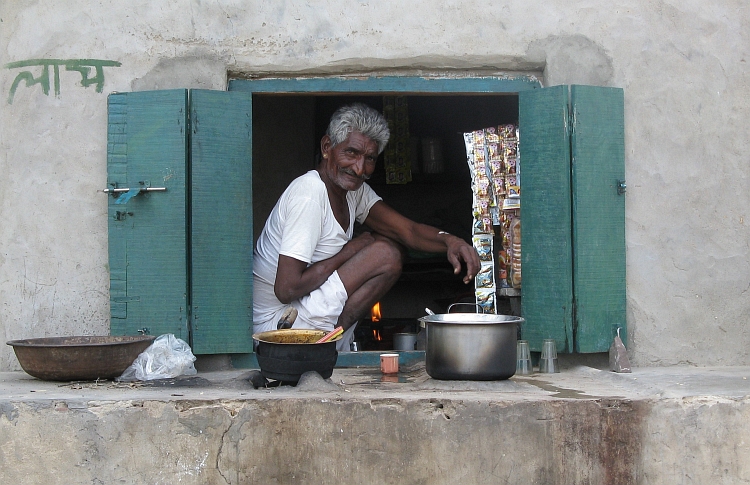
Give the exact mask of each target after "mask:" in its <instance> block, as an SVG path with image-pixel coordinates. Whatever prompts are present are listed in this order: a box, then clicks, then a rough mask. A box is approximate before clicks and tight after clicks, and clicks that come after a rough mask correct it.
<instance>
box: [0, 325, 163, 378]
mask: <svg viewBox="0 0 750 485" xmlns="http://www.w3.org/2000/svg"><path fill="white" fill-rule="evenodd" d="M155 338H156V337H155V336H153V335H139V336H77V337H50V338H35V339H24V340H11V341H9V342H6V343H7V344H8V345H10V346H11V347H13V350H14V351H15V353H16V358H18V362H19V363H20V364H21V368H22V369H23V370H24V371H26V373H27V374H29V375H31V376H33V377H36V378H38V379H42V380H45V381H93V380H96V379H114V378H115V377H119V376H120V375H122V373H123V372H124V371H125V369H127V368H128V366H130V364H132V363H133V361H134V360H135V358H136V357H138V355H139V354H140V353H141V352H143V351H144V350H146V349H147V348H148V346H149V345H151V343H152V342H153V341H154V339H155Z"/></svg>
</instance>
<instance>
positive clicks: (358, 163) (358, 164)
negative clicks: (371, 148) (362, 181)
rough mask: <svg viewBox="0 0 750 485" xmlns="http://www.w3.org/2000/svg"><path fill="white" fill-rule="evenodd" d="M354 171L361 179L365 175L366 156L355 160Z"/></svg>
mask: <svg viewBox="0 0 750 485" xmlns="http://www.w3.org/2000/svg"><path fill="white" fill-rule="evenodd" d="M352 170H354V172H355V173H356V174H357V175H359V176H360V177H361V176H362V175H363V174H364V173H365V156H364V155H360V156H358V157H357V158H356V159H355V160H354V165H352Z"/></svg>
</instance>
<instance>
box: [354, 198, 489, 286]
mask: <svg viewBox="0 0 750 485" xmlns="http://www.w3.org/2000/svg"><path fill="white" fill-rule="evenodd" d="M365 224H367V226H368V227H370V228H371V229H372V230H373V231H375V232H378V233H380V234H382V235H384V236H386V237H389V238H391V239H393V240H394V241H398V242H399V243H401V244H403V245H404V246H406V247H408V248H411V249H416V250H419V251H426V252H431V253H446V255H447V257H448V261H449V262H450V263H451V264H452V265H453V272H454V273H455V274H459V273H460V272H461V265H462V263H463V264H465V265H466V276H464V278H463V281H464V283H470V282H471V281H472V280H473V279H474V276H476V274H477V272H478V271H479V268H480V265H481V263H480V261H479V255H478V254H477V252H476V250H475V249H474V248H473V247H472V246H471V245H469V244H468V243H467V242H466V241H464V240H463V239H461V238H459V237H457V236H454V235H452V234H448V233H446V232H444V231H441V230H439V229H437V228H435V227H432V226H428V225H426V224H420V223H418V222H414V221H412V220H411V219H408V218H406V217H404V216H402V215H401V214H399V213H398V212H396V211H395V210H393V209H392V208H391V207H389V206H388V205H387V204H385V203H384V202H383V201H378V202H376V203H375V205H373V206H372V208H371V209H370V213H369V215H368V216H367V219H366V220H365Z"/></svg>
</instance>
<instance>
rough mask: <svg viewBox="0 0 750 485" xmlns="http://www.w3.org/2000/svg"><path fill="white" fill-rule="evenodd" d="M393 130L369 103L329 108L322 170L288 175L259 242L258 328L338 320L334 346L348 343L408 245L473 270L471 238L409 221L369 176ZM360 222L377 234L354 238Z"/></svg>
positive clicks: (470, 273)
mask: <svg viewBox="0 0 750 485" xmlns="http://www.w3.org/2000/svg"><path fill="white" fill-rule="evenodd" d="M389 137H390V132H389V130H388V123H387V122H386V120H385V118H384V117H383V115H382V114H380V113H379V112H377V111H376V110H374V109H372V108H370V107H369V106H366V105H364V104H361V103H356V104H352V105H349V106H344V107H342V108H339V109H338V110H337V111H336V112H335V113H334V114H333V116H332V117H331V121H330V123H329V125H328V129H327V131H326V134H325V135H324V136H323V138H322V139H321V141H320V151H321V156H322V158H321V160H320V163H319V164H318V167H317V168H316V169H315V170H310V171H309V172H307V173H306V174H304V175H302V176H300V177H298V178H297V179H295V180H294V181H292V183H291V184H290V185H289V187H287V189H286V190H285V191H284V193H283V194H282V195H281V198H279V201H278V202H277V203H276V206H275V207H274V208H273V210H272V211H271V215H270V216H269V217H268V220H267V221H266V224H265V227H264V228H263V232H262V233H261V235H260V238H259V239H258V243H257V245H256V248H255V253H254V265H253V322H254V329H253V330H254V332H255V333H258V332H265V331H268V330H276V329H277V325H278V324H279V321H287V320H292V319H293V327H292V328H296V329H310V328H314V329H319V330H325V331H330V330H333V329H334V328H335V327H336V326H341V327H343V329H344V331H345V332H344V336H343V338H342V339H341V340H340V341H339V342H338V349H339V350H349V345H350V343H351V342H352V341H353V339H354V328H355V327H356V323H357V321H358V320H359V319H361V318H363V317H364V316H365V315H367V314H368V312H369V310H370V308H372V306H373V305H374V304H375V303H376V302H377V301H379V300H380V298H381V297H382V296H383V295H384V294H385V293H386V292H387V291H388V290H389V289H390V288H391V287H392V286H393V285H394V284H395V283H396V281H397V280H398V278H399V276H400V274H401V266H402V261H403V257H404V247H407V248H411V249H415V250H419V251H426V252H431V253H445V254H446V255H447V258H448V261H449V262H450V263H451V264H452V265H453V269H454V273H455V274H459V273H460V272H461V270H462V265H463V266H464V267H465V268H466V274H465V276H464V278H463V281H464V283H469V282H471V281H472V279H473V278H474V276H475V275H476V274H477V271H479V268H480V262H479V256H478V255H477V252H476V251H475V250H474V248H473V247H472V246H471V245H469V244H468V243H466V241H464V240H463V239H461V238H459V237H456V236H454V235H451V234H448V233H446V232H445V231H441V230H439V229H437V228H435V227H431V226H427V225H425V224H420V223H417V222H414V221H412V220H410V219H407V218H406V217H404V216H402V215H401V214H399V213H398V212H396V211H395V210H394V209H392V208H391V207H389V206H388V205H386V203H385V202H383V200H382V199H381V198H380V197H378V195H377V194H375V192H374V191H373V190H372V189H371V188H370V186H369V185H367V184H366V183H365V181H366V180H367V179H369V178H370V176H371V175H372V173H373V172H374V171H375V162H376V161H377V158H378V155H379V154H380V153H381V152H382V151H383V150H384V149H385V145H386V143H388V138H389ZM355 221H357V222H359V223H360V224H365V225H366V226H367V227H368V228H370V229H371V230H372V232H365V233H363V234H361V235H359V236H357V237H353V233H354V223H355ZM294 313H296V317H294ZM290 314H291V315H292V317H293V318H292V319H290V318H289V315H290Z"/></svg>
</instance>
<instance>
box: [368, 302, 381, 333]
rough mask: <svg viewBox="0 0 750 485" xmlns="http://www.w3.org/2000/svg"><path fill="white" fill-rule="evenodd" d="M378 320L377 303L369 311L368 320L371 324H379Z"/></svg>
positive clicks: (378, 307)
mask: <svg viewBox="0 0 750 485" xmlns="http://www.w3.org/2000/svg"><path fill="white" fill-rule="evenodd" d="M380 318H381V315H380V302H377V303H375V305H373V307H372V310H370V320H372V321H373V322H379V321H380ZM378 340H379V339H378Z"/></svg>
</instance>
